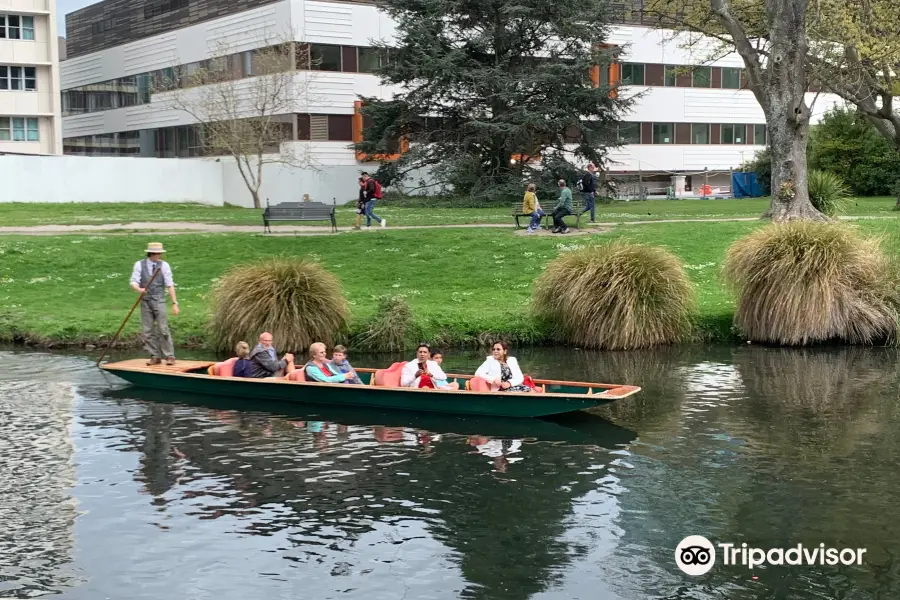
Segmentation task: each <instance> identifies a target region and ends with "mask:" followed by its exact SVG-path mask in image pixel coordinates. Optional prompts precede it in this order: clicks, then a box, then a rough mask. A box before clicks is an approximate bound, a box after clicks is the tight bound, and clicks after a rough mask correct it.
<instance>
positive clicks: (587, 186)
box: [578, 163, 597, 223]
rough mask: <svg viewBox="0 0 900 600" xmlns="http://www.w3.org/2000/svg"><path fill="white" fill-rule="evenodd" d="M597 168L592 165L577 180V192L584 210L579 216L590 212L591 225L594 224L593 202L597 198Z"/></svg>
mask: <svg viewBox="0 0 900 600" xmlns="http://www.w3.org/2000/svg"><path fill="white" fill-rule="evenodd" d="M596 170H597V167H595V166H594V163H590V164H588V166H587V172H586V173H585V174H584V175H582V177H581V179H579V180H578V190H579V191H580V192H581V196H582V197H583V198H584V210H583V211H582V212H581V214H584V213H586V212H588V211H590V212H591V223H593V222H594V200H595V198H596V196H597V174H596V173H595V171H596Z"/></svg>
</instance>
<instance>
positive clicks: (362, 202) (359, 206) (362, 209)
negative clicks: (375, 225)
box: [353, 177, 366, 229]
mask: <svg viewBox="0 0 900 600" xmlns="http://www.w3.org/2000/svg"><path fill="white" fill-rule="evenodd" d="M364 214H366V180H365V179H363V178H362V177H360V178H359V198H358V199H357V200H356V227H354V228H353V229H362V227H361V225H362V216H363V215H364Z"/></svg>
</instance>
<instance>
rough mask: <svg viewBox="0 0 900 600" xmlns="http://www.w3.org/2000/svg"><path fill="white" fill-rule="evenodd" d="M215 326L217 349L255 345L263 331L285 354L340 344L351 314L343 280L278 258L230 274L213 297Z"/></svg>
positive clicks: (315, 267)
mask: <svg viewBox="0 0 900 600" xmlns="http://www.w3.org/2000/svg"><path fill="white" fill-rule="evenodd" d="M210 297H211V308H212V317H211V320H210V323H209V329H210V332H211V337H212V341H213V343H214V345H215V347H216V349H217V350H230V349H231V348H233V347H234V345H235V344H236V343H237V342H238V341H240V340H245V341H247V342H250V343H251V346H252V345H253V343H254V342H255V341H256V339H257V337H258V336H259V334H260V333H262V332H263V331H268V332H270V333H271V334H272V337H273V338H274V340H275V345H276V347H277V348H278V350H279V351H282V350H284V351H293V352H303V351H305V350H306V349H307V348H309V345H310V344H312V343H313V342H324V343H325V344H327V345H329V346H330V345H331V344H333V343H334V340H335V338H336V336H338V335H339V334H340V333H341V332H342V331H344V330H345V329H346V325H347V318H348V315H349V310H348V306H347V301H346V299H345V298H344V293H343V290H342V289H341V284H340V282H339V281H338V279H337V278H336V277H335V276H334V275H332V274H331V273H329V272H328V271H326V270H325V269H324V268H322V266H321V265H319V264H318V263H317V262H314V261H312V260H310V259H307V258H273V259H267V260H262V261H259V262H254V263H250V264H246V265H240V266H237V267H234V268H232V269H231V270H230V271H228V272H227V273H225V275H223V276H222V278H221V279H220V280H219V281H218V282H217V283H216V284H215V286H214V287H213V289H212V293H211V296H210Z"/></svg>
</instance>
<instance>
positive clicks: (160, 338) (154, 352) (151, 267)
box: [131, 242, 179, 365]
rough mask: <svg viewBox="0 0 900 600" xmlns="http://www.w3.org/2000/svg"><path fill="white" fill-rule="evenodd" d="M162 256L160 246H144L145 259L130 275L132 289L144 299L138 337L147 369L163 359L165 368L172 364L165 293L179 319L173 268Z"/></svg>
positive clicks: (173, 352) (172, 348)
mask: <svg viewBox="0 0 900 600" xmlns="http://www.w3.org/2000/svg"><path fill="white" fill-rule="evenodd" d="M165 253H166V250H165V248H163V245H162V244H160V243H158V242H152V243H150V244H147V250H146V254H147V256H146V258H144V259H143V260H139V261H137V262H136V263H134V269H132V271H131V289H133V290H134V291H135V292H137V293H139V294H143V295H144V296H143V298H141V335H142V337H143V340H144V348H146V349H147V352H149V353H150V360H148V361H147V365H158V364H160V363H161V362H162V360H163V358H165V360H166V364H167V365H174V364H175V346H174V344H173V343H172V334H171V332H170V331H169V317H168V315H167V314H166V291H167V290H168V292H169V297H170V298H171V299H172V312H173V313H175V315H178V313H179V310H178V299H177V298H175V281H174V280H173V279H172V268H171V267H170V266H169V263H167V262H166V261H164V260H163V259H162V255H163V254H165ZM154 275H156V277H154ZM151 280H152V282H151Z"/></svg>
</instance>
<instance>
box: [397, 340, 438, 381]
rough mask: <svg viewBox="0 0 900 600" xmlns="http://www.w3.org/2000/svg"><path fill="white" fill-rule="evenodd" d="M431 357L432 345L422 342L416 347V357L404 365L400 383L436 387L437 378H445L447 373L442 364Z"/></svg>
mask: <svg viewBox="0 0 900 600" xmlns="http://www.w3.org/2000/svg"><path fill="white" fill-rule="evenodd" d="M430 359H431V347H429V346H428V344H420V345H419V347H418V348H416V359H415V360H411V361H409V362H408V363H406V364H405V365H403V371H402V372H401V373H400V385H401V386H403V387H411V388H434V387H435V385H434V381H435V380H442V379H443V380H445V381H446V379H447V375H445V374H444V371H443V370H441V367H440V365H438V364H437V363H436V362H434V361H433V360H430Z"/></svg>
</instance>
